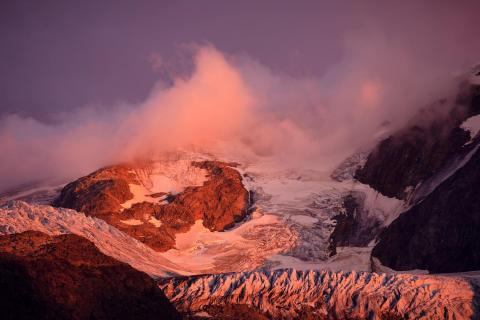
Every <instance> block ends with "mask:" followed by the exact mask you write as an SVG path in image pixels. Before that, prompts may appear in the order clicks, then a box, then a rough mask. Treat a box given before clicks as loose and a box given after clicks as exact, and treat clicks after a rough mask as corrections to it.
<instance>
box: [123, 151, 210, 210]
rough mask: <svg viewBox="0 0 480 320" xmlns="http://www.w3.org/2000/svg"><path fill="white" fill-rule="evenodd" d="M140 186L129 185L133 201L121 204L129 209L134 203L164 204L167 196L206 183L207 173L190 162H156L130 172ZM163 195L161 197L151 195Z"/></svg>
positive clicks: (180, 160) (178, 160) (179, 160)
mask: <svg viewBox="0 0 480 320" xmlns="http://www.w3.org/2000/svg"><path fill="white" fill-rule="evenodd" d="M132 171H133V172H134V173H135V175H136V178H137V180H138V181H139V182H140V184H129V188H130V192H131V193H132V194H133V199H130V200H128V201H126V202H124V203H122V207H123V208H124V209H129V208H131V207H132V205H133V204H135V203H141V202H150V203H159V204H162V203H164V200H165V196H166V195H167V194H178V193H180V192H182V191H183V190H185V188H186V187H191V186H201V185H203V183H204V182H205V181H207V171H206V170H205V169H201V168H198V167H196V166H193V165H192V161H191V160H183V159H176V160H158V161H153V162H152V163H150V164H148V165H145V166H143V167H141V168H136V169H134V170H132ZM155 193H164V194H165V195H164V196H162V197H152V194H155Z"/></svg>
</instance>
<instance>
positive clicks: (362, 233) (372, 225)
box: [329, 191, 383, 256]
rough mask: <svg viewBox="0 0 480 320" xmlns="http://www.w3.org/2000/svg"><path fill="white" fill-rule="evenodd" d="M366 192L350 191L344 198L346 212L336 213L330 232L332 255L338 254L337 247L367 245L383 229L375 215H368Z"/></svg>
mask: <svg viewBox="0 0 480 320" xmlns="http://www.w3.org/2000/svg"><path fill="white" fill-rule="evenodd" d="M364 202H365V194H363V193H361V192H354V191H352V192H350V194H347V195H346V196H344V198H343V206H344V209H345V210H344V212H341V213H339V214H337V215H335V216H334V217H333V218H332V219H333V220H335V221H336V224H335V228H334V230H333V232H332V233H331V234H330V239H329V250H330V256H333V255H335V254H337V247H365V246H367V245H368V244H369V243H370V241H372V240H373V239H374V238H375V237H376V236H377V235H378V234H379V233H380V231H381V230H382V228H383V225H382V223H381V221H379V220H378V218H377V217H376V216H375V215H368V212H366V211H365V208H364Z"/></svg>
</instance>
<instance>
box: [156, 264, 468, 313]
mask: <svg viewBox="0 0 480 320" xmlns="http://www.w3.org/2000/svg"><path fill="white" fill-rule="evenodd" d="M159 286H160V287H161V288H162V289H163V290H164V292H165V294H166V295H167V297H168V298H169V299H170V300H171V301H172V302H173V303H174V305H176V307H177V308H178V309H179V310H181V311H182V312H185V313H191V314H195V313H197V312H207V313H210V314H211V315H212V312H211V310H212V308H213V310H216V312H219V311H218V310H222V309H221V308H222V307H229V306H232V305H243V306H247V307H249V309H250V310H252V311H254V312H257V313H258V312H261V313H265V314H267V315H268V316H269V317H272V318H275V319H278V318H282V319H298V318H299V317H301V316H302V315H305V314H308V315H309V316H310V317H315V318H320V319H352V318H354V319H392V318H393V319H397V318H398V319H471V318H472V317H473V316H474V313H475V310H474V309H475V306H474V302H473V299H474V296H475V292H474V289H473V287H472V285H471V284H470V282H468V281H467V280H466V279H463V278H460V277H446V276H419V275H407V274H396V275H393V274H392V275H387V274H376V273H367V272H355V271H351V272H330V271H297V270H295V269H280V270H275V271H266V270H260V271H250V272H242V273H229V274H217V275H203V276H194V277H189V278H171V279H162V280H160V282H159ZM220 312H221V311H220Z"/></svg>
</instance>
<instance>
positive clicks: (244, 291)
mask: <svg viewBox="0 0 480 320" xmlns="http://www.w3.org/2000/svg"><path fill="white" fill-rule="evenodd" d="M476 72H477V73H475V74H474V75H472V77H477V78H478V77H480V74H478V71H476ZM477 78H475V79H477ZM477 80H478V79H477ZM477 80H475V81H473V82H468V81H466V80H465V79H463V80H462V81H461V82H460V85H459V89H458V92H457V93H456V94H454V95H451V96H447V97H446V98H444V99H438V100H437V101H436V102H435V103H432V104H431V105H430V106H427V107H426V108H424V109H422V110H421V111H420V112H418V113H417V114H416V115H415V116H414V117H413V118H412V119H411V120H410V121H409V122H408V123H407V124H406V125H405V126H404V127H402V128H400V129H398V130H397V131H394V132H390V135H389V136H388V137H386V138H385V139H383V140H381V141H378V144H377V145H376V146H374V147H373V149H372V148H371V146H369V147H368V148H366V147H364V148H361V149H359V150H361V151H359V152H357V153H355V154H353V155H351V156H350V157H348V158H347V159H345V161H343V162H342V163H341V164H340V165H339V166H338V167H337V169H335V170H334V171H333V172H322V171H319V170H315V169H309V168H303V167H294V168H292V167H285V165H284V164H282V163H276V162H275V161H270V160H269V159H267V158H249V157H245V158H235V156H230V157H229V156H228V155H223V156H220V155H215V153H214V152H210V151H209V152H208V153H207V152H205V153H200V152H198V151H196V152H193V151H192V152H189V151H184V152H179V153H175V154H167V155H163V156H161V157H159V158H158V159H152V160H144V161H137V162H135V163H128V164H116V165H112V166H109V167H105V168H101V169H99V170H97V171H95V172H93V173H91V174H89V175H86V176H84V177H81V178H79V179H77V180H75V181H73V182H70V183H68V184H66V185H63V186H61V188H60V190H59V187H58V186H48V187H46V188H42V187H39V186H35V187H33V188H32V189H31V190H28V188H23V189H22V190H18V192H12V193H8V194H6V195H2V196H0V203H2V204H0V234H3V235H5V238H4V239H8V240H5V241H7V242H6V244H5V246H4V250H5V251H8V252H10V251H12V252H14V253H16V251H18V253H16V254H17V255H21V254H22V252H24V251H25V250H24V249H22V248H30V247H32V248H34V249H29V250H30V251H28V254H27V257H26V258H24V257H23V256H22V257H17V259H20V260H21V261H22V263H24V264H25V265H27V262H25V261H27V260H28V259H30V260H28V263H32V266H29V267H28V268H33V269H32V270H34V268H35V266H36V265H35V264H34V263H33V262H34V261H37V260H38V261H39V264H38V267H41V268H43V269H47V265H48V264H52V266H53V267H52V270H57V271H58V272H59V273H60V274H61V276H60V279H63V275H65V277H66V276H67V275H68V272H67V271H65V270H68V269H72V271H71V272H76V270H77V269H75V268H77V267H78V263H77V262H78V261H79V260H81V261H87V260H88V261H92V259H93V261H97V260H95V259H97V258H96V257H98V256H102V257H104V255H107V256H110V257H111V258H108V259H110V260H109V261H110V262H109V263H111V264H114V263H117V264H119V265H122V266H124V267H125V268H130V267H129V266H128V265H130V266H131V267H133V268H135V269H137V270H139V271H141V272H145V273H147V274H148V275H150V276H151V277H152V278H154V279H155V280H156V281H157V285H158V286H159V287H160V288H161V289H162V290H164V292H165V294H166V296H167V297H168V299H170V301H171V302H172V303H173V304H174V305H175V307H176V308H177V309H178V310H179V311H180V312H181V314H182V316H185V317H187V318H192V319H204V318H213V319H299V318H301V319H344V318H347V319H365V318H368V319H476V318H478V316H479V299H478V297H479V295H478V293H479V290H478V284H479V283H480V276H479V274H478V271H479V270H480V255H479V254H478V253H479V252H480V246H479V243H480V237H479V235H480V233H479V232H478V230H479V229H480V200H479V199H480V191H479V190H480V188H479V187H480V186H479V181H480V165H479V163H480V150H479V148H480V135H479V132H480V85H479V83H480V81H477ZM386 126H387V125H386ZM384 129H385V128H383V127H382V132H383V133H384V134H385V130H384ZM383 137H384V136H383ZM379 139H380V138H379ZM48 199H50V200H52V199H54V200H53V201H52V202H51V203H47V204H43V205H41V204H36V203H35V202H42V203H45V202H49V201H48ZM16 200H27V201H29V202H30V203H26V202H23V201H16ZM50 204H51V205H53V206H51V205H50ZM28 230H36V231H40V232H43V233H45V235H43V234H38V233H32V234H30V233H26V234H27V235H28V236H25V235H24V234H23V233H22V232H25V231H28ZM74 235H77V236H79V237H83V238H85V239H88V240H89V241H91V243H90V242H88V246H89V248H90V249H88V248H87V249H85V250H83V249H82V248H83V247H84V246H87V245H86V244H82V241H79V240H78V239H81V238H79V237H77V236H74ZM16 237H17V238H16ZM16 239H18V240H16ZM36 239H38V240H36ZM64 239H70V240H68V241H67V240H64ZM72 239H73V240H72ZM8 241H9V242H8ZM15 241H17V242H15ZM84 241H87V240H84ZM0 242H1V241H0ZM77 242H78V243H80V244H78V245H77V244H76V243H77ZM45 243H55V246H54V247H55V248H57V247H56V246H58V248H59V249H54V250H52V251H51V252H50V251H49V252H48V255H51V256H48V257H47V258H44V256H43V255H41V254H40V253H41V252H43V251H41V248H44V247H45V246H44V244H45ZM64 243H67V244H68V245H67V249H68V250H71V251H72V254H74V255H75V259H77V260H75V261H76V262H72V264H73V267H72V268H70V266H68V267H67V266H65V267H62V268H63V269H61V270H59V269H58V268H57V265H56V264H55V263H56V260H57V258H58V260H59V261H64V260H65V259H66V258H65V259H64V258H63V257H59V256H55V255H56V254H60V253H62V252H63V251H62V250H64V251H65V250H67V249H62V248H63V247H61V246H62V245H64ZM14 246H15V248H16V249H12V248H14ZM29 246H30V247H29ZM70 246H78V248H80V249H82V250H77V248H72V249H69V248H70ZM9 248H10V249H9ZM9 250H10V251H9ZM22 250H23V251H22ZM42 250H43V249H42ZM100 252H101V253H100ZM8 254H11V253H8ZM42 254H43V253H42ZM46 254H47V253H46ZM22 259H23V260H22ZM25 259H26V260H25ZM42 259H43V260H42ZM62 259H63V260H62ZM113 259H115V260H117V261H119V262H115V260H113ZM67 260H68V259H67ZM40 262H41V263H43V262H45V264H41V263H40ZM9 263H10V262H9ZM59 263H60V262H59ZM62 263H63V262H62ZM126 264H128V265H126ZM91 265H92V268H97V267H98V263H97V262H95V263H94V262H91ZM7 267H8V265H7ZM28 268H27V269H28ZM11 269H12V268H11ZM11 269H9V270H10V271H8V272H11ZM43 269H42V270H43ZM22 270H23V269H22ZM28 270H30V269H28ZM95 270H96V269H95ZM129 270H131V268H130V269H129ZM467 271H468V273H461V274H460V272H467ZM32 272H33V271H32ZM95 272H96V273H95V274H96V275H97V276H98V277H99V278H95V279H97V280H98V281H99V283H101V282H102V281H107V283H109V282H108V281H110V280H108V279H109V278H108V275H104V274H102V273H101V272H100V271H95ZM428 273H433V274H430V275H427V274H428ZM435 273H448V274H444V275H438V274H437V275H435ZM6 274H9V273H6ZM47 274H48V273H47ZM140 274H142V273H140ZM122 275H123V271H122V272H121V273H120V274H119V275H118V276H122ZM142 275H143V277H145V275H144V274H142ZM104 276H105V277H104ZM132 277H134V278H135V279H137V278H136V277H137V276H134V275H132ZM27 278H28V277H26V276H25V275H24V274H17V273H12V275H11V276H7V279H6V281H10V280H11V279H13V280H12V281H13V282H12V283H11V287H12V288H13V287H15V288H26V289H28V290H30V289H29V288H30V287H29V285H26V283H28V282H29V281H30V282H31V281H33V280H28V279H30V278H28V279H27ZM107 278H108V279H107ZM9 279H10V280H9ZM16 279H17V280H18V281H17V280H16ZM25 279H27V280H28V281H27V280H25ZM40 279H43V278H40ZM15 281H16V282H15ZM78 281H79V283H82V281H85V283H86V286H87V287H89V286H94V285H93V284H91V283H89V282H88V279H82V278H78ZM122 281H123V282H125V281H126V280H125V279H123V278H122ZM149 281H150V280H149ZM145 283H146V282H145ZM148 283H149V284H148V285H147V286H146V287H148V286H150V284H151V282H148ZM67 284H68V285H65V286H64V289H62V290H60V289H59V291H58V292H57V291H54V296H53V298H52V297H51V296H48V298H45V299H46V300H47V302H48V301H56V300H55V299H56V298H55V297H56V296H57V295H58V296H61V294H60V292H62V294H63V295H68V294H69V292H70V291H72V290H75V288H73V287H70V283H67ZM124 284H125V285H126V284H128V281H127V283H123V284H122V285H124ZM9 286H10V284H9ZM49 286H50V284H48V283H45V284H41V285H39V287H38V289H39V290H40V289H42V288H43V289H42V290H47V289H48V290H50V289H49V288H50V287H49ZM118 286H119V287H118V288H117V287H115V288H116V290H117V289H118V290H119V292H123V291H124V289H125V288H124V287H122V286H121V284H118ZM8 288H10V287H8ZM106 288H107V289H106V290H107V291H106V294H107V293H108V292H109V291H108V290H110V287H109V286H108V285H107V286H106ZM135 288H136V290H137V289H138V290H137V291H135V290H133V292H132V294H133V297H131V299H132V301H137V302H138V305H144V304H145V305H148V307H146V308H144V309H142V310H143V311H144V312H146V313H148V312H150V311H151V310H156V309H155V308H157V306H155V305H151V304H150V303H151V301H150V300H149V299H150V298H149V297H144V298H141V299H140V298H138V296H139V295H138V292H139V290H140V291H141V289H142V288H143V287H141V286H138V287H135ZM148 288H149V287H148ZM9 290H10V289H9ZM12 290H13V289H12ZM28 290H27V291H25V292H26V293H25V297H26V298H25V299H23V298H22V299H23V300H22V301H27V302H28V301H29V303H32V306H33V304H35V306H33V307H32V308H40V309H41V308H44V305H43V304H42V303H44V302H45V301H44V300H42V301H44V302H42V303H39V302H38V301H36V300H35V299H33V300H32V298H29V297H30V296H31V295H32V294H31V291H28ZM32 290H33V289H32ZM48 290H47V291H48ZM96 290H97V291H100V289H98V288H97V287H95V286H94V289H93V292H94V293H96V294H97V293H98V292H97V291H96ZM6 292H9V291H6ZM22 292H23V291H22ZM42 292H43V291H42ZM48 292H50V291H48ZM48 292H47V293H48ZM48 294H50V293H48ZM98 294H99V295H100V293H98ZM100 296H101V295H100ZM137 298H138V299H137ZM42 299H43V298H42ZM135 299H137V300H135ZM143 299H145V301H143ZM160 300H161V299H160ZM6 301H9V300H6ZM99 301H102V300H101V298H99ZM162 301H163V300H162ZM47 302H45V303H47ZM12 303H18V301H16V302H12ZM81 306H83V305H82V304H79V307H81ZM67 307H68V308H70V306H67ZM67 307H64V306H63V305H62V306H60V307H58V308H57V309H58V310H59V311H55V310H57V309H52V308H50V309H51V310H53V311H52V312H57V313H58V314H57V313H56V314H54V315H53V316H56V317H57V316H58V317H59V316H62V315H63V314H65V312H66V313H68V312H70V313H71V312H72V311H71V310H72V309H69V310H70V311H68V310H67V309H65V308H67ZM82 308H83V307H82ZM40 309H38V310H40ZM50 309H49V310H50ZM6 310H10V309H8V308H6ZM35 310H37V309H35ZM65 310H67V311H65ZM82 310H85V309H84V308H83V309H82ZM95 310H97V309H95ZM102 310H103V309H102ZM79 312H80V311H79ZM82 312H83V311H82ZM96 312H97V311H96ZM98 312H101V311H98ZM148 314H149V313H148ZM82 316H83V314H82ZM102 316H103V314H102V315H100V316H99V317H100V318H101V317H102Z"/></svg>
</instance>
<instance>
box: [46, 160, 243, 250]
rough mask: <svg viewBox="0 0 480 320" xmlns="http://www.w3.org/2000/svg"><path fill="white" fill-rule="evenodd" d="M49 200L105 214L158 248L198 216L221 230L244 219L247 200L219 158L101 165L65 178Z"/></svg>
mask: <svg viewBox="0 0 480 320" xmlns="http://www.w3.org/2000/svg"><path fill="white" fill-rule="evenodd" d="M132 191H133V193H132ZM53 205H54V206H57V207H64V208H71V209H75V210H77V211H81V212H84V213H85V214H87V215H91V216H94V217H97V218H99V219H102V220H105V221H106V222H107V223H109V224H110V225H113V226H115V227H117V228H118V229H120V230H122V231H123V232H125V233H127V234H129V235H131V236H132V237H134V238H136V239H137V240H139V241H141V242H143V243H145V244H146V245H148V246H149V247H151V248H152V249H154V250H157V251H166V250H168V249H171V248H173V247H174V245H175V234H177V233H182V232H186V231H188V230H189V229H190V227H191V226H193V225H194V223H195V221H196V220H199V219H202V221H203V225H204V226H205V227H206V228H208V229H209V230H211V231H223V230H225V229H226V228H229V227H231V226H233V225H234V223H235V222H238V221H240V220H242V219H243V218H244V217H245V216H246V214H247V211H248V208H249V206H250V204H249V195H248V192H247V190H245V188H244V187H243V185H242V179H241V176H240V174H239V173H238V172H237V171H236V170H234V169H233V168H231V167H230V165H229V164H227V163H222V162H218V161H202V162H195V161H167V162H146V163H141V164H138V165H133V164H131V165H116V166H111V167H106V168H102V169H100V170H98V171H95V172H93V173H92V174H90V175H88V176H85V177H82V178H80V179H78V180H76V181H73V182H71V183H69V184H67V185H66V186H65V187H64V188H63V189H62V191H61V193H60V195H59V196H58V197H57V198H56V199H55V200H54V202H53Z"/></svg>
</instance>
